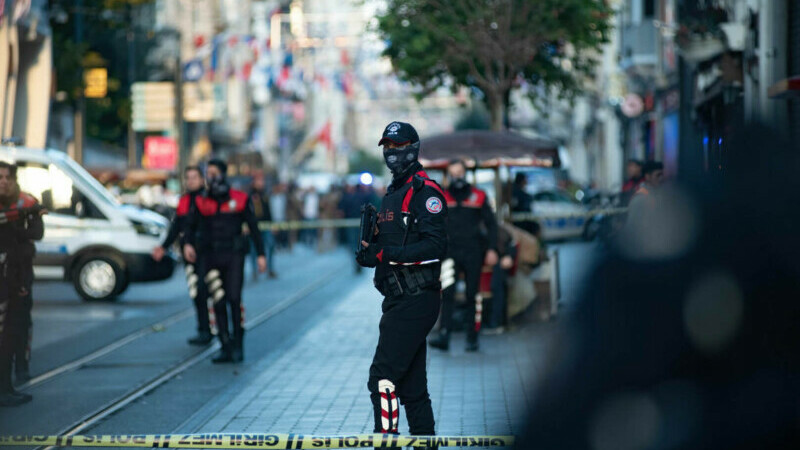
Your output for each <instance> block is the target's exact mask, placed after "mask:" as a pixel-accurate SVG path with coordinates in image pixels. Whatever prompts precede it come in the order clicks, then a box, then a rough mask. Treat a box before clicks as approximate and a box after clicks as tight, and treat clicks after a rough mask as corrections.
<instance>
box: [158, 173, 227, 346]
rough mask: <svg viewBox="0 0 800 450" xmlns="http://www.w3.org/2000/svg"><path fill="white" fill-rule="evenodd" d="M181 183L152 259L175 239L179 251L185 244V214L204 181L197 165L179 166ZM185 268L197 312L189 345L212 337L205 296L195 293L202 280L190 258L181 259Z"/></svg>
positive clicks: (160, 257) (192, 210)
mask: <svg viewBox="0 0 800 450" xmlns="http://www.w3.org/2000/svg"><path fill="white" fill-rule="evenodd" d="M183 186H184V189H185V190H186V192H184V194H183V195H182V196H181V197H180V199H178V208H177V209H176V210H175V217H173V218H172V222H171V223H170V226H169V231H168V232H167V236H166V237H165V238H164V242H163V243H162V244H161V245H159V246H158V247H156V248H154V249H153V252H152V255H151V256H152V257H153V259H154V260H155V261H161V260H162V259H163V258H164V255H165V254H166V252H167V249H168V248H170V247H171V246H172V244H174V243H175V241H176V240H177V241H178V247H179V248H180V249H181V252H182V251H183V247H184V245H185V244H186V232H187V227H188V225H189V222H188V220H189V215H190V214H192V213H193V212H194V209H195V208H196V202H197V197H200V196H202V195H203V194H204V193H205V183H204V181H203V172H202V171H201V170H200V168H199V167H197V166H188V167H186V168H185V169H184V170H183ZM184 264H185V271H186V285H187V286H188V287H189V298H191V299H192V303H194V309H195V312H196V314H197V335H196V336H194V337H192V338H190V339H189V344H191V345H208V343H210V342H211V340H212V339H213V336H212V335H211V326H210V317H209V316H210V314H209V309H210V308H211V307H212V306H211V305H210V304H209V301H208V298H201V297H200V296H199V295H198V293H199V292H202V291H203V290H204V288H202V287H198V285H199V284H202V283H203V280H202V279H201V278H200V277H199V276H198V275H197V267H196V266H195V264H194V263H193V262H190V261H186V260H184Z"/></svg>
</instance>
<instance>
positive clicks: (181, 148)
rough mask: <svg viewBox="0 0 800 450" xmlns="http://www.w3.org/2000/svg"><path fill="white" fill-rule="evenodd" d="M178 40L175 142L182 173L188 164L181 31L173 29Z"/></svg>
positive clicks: (179, 169)
mask: <svg viewBox="0 0 800 450" xmlns="http://www.w3.org/2000/svg"><path fill="white" fill-rule="evenodd" d="M175 33H176V35H177V41H178V54H177V57H176V58H175V143H176V144H177V147H178V171H179V172H178V173H183V170H184V169H185V168H186V166H188V165H189V154H188V152H187V149H186V144H185V142H184V141H185V139H184V132H183V66H182V65H181V33H180V31H178V30H176V31H175Z"/></svg>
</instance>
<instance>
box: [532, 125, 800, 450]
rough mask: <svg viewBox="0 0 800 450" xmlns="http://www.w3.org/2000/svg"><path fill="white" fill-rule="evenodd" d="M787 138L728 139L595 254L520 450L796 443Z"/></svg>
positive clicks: (792, 177) (796, 334)
mask: <svg viewBox="0 0 800 450" xmlns="http://www.w3.org/2000/svg"><path fill="white" fill-rule="evenodd" d="M779 136H780V135H779V134H778V133H777V132H776V131H775V130H772V129H768V128H765V127H761V126H750V127H748V128H746V129H744V130H742V131H741V132H740V133H738V135H736V136H733V137H732V138H731V139H728V142H730V143H731V145H730V146H729V147H727V148H726V151H727V158H728V160H727V161H728V165H727V166H726V167H724V168H723V170H722V171H719V172H717V171H713V172H700V171H699V170H698V173H696V174H692V177H691V178H689V179H688V182H687V183H685V184H683V185H680V186H664V187H663V188H662V189H661V190H660V192H659V195H658V196H657V197H656V198H655V201H656V202H657V207H656V208H654V209H653V211H654V215H656V216H657V217H656V220H653V221H652V222H651V223H650V224H649V225H650V226H645V227H633V228H629V229H628V230H627V233H626V236H625V239H624V240H620V241H618V242H615V243H614V245H613V246H611V247H610V250H609V251H608V252H607V253H606V254H604V255H602V257H601V258H600V260H599V261H598V262H597V263H596V264H594V267H593V269H592V270H591V271H590V275H589V276H588V279H587V280H585V281H586V282H585V284H584V286H583V288H582V295H580V296H579V298H580V300H579V301H578V302H577V303H576V304H575V306H574V313H573V314H572V315H569V316H565V319H566V320H565V321H562V322H561V326H562V329H561V330H560V339H558V340H557V344H556V345H555V346H554V347H553V348H552V349H551V350H550V355H549V361H548V362H549V366H548V367H546V368H545V369H544V371H543V373H544V375H543V377H541V378H537V381H538V388H537V389H535V390H534V391H533V393H532V394H531V397H532V399H533V401H532V405H533V406H532V410H531V414H530V416H529V417H528V418H527V421H526V423H525V425H524V427H523V428H522V429H524V430H525V432H524V434H523V436H520V438H519V439H518V440H517V447H518V448H537V449H598V450H605V449H672V448H676V449H677V448H680V449H726V450H729V449H734V450H735V449H753V448H758V449H785V448H798V445H800V408H798V398H800V327H798V323H800V302H798V298H800V283H799V282H798V280H800V259H798V256H797V255H798V254H800V235H798V232H797V223H798V222H800V213H798V211H797V209H796V208H793V207H792V205H793V204H794V201H795V198H794V197H795V195H796V192H797V190H798V187H800V186H798V182H797V173H800V152H798V151H797V148H796V147H797V146H796V145H795V146H794V148H793V145H792V144H791V143H790V142H787V141H786V140H784V139H781V138H780V137H779ZM754 149H765V150H764V151H754ZM682 151H683V149H682ZM696 164H697V166H699V165H700V164H701V163H699V162H696ZM687 166H688V165H687ZM688 169H692V167H688ZM679 175H680V173H679ZM539 373H540V374H541V373H542V372H541V371H540V372H539Z"/></svg>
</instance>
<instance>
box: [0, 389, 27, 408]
mask: <svg viewBox="0 0 800 450" xmlns="http://www.w3.org/2000/svg"><path fill="white" fill-rule="evenodd" d="M31 400H33V397H32V396H30V395H28V394H23V393H20V392H16V391H15V392H6V393H3V394H0V407H5V406H20V405H24V404H25V403H28V402H30V401H31Z"/></svg>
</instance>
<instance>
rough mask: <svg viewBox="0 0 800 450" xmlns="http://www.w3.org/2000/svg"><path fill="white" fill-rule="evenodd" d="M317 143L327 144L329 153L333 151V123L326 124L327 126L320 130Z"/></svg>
mask: <svg viewBox="0 0 800 450" xmlns="http://www.w3.org/2000/svg"><path fill="white" fill-rule="evenodd" d="M317 142H321V143H323V144H325V147H326V148H327V149H328V151H332V150H333V141H332V140H331V121H330V120H329V121H327V122H325V125H324V126H323V127H322V130H320V132H319V134H318V135H317Z"/></svg>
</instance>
